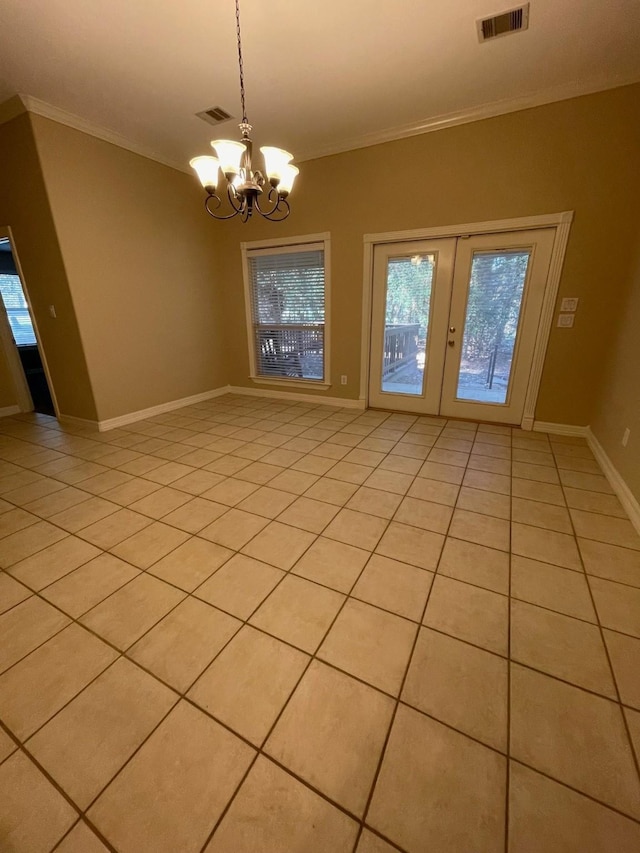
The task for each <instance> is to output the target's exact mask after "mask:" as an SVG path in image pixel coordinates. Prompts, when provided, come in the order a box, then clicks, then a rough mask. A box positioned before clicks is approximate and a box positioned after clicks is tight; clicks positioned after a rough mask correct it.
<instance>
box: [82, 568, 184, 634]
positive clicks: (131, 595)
mask: <svg viewBox="0 0 640 853" xmlns="http://www.w3.org/2000/svg"><path fill="white" fill-rule="evenodd" d="M184 595H185V594H184V593H183V592H181V591H180V590H178V589H176V588H175V587H173V586H169V584H167V583H164V581H161V580H158V579H157V578H154V577H151V576H150V575H147V574H144V573H143V574H140V575H138V576H137V577H136V578H134V579H133V580H132V581H131V582H130V583H128V584H126V586H123V587H121V588H120V589H119V590H117V591H116V592H114V593H113V594H112V595H110V596H109V597H108V598H106V599H105V600H104V601H102V602H101V603H100V604H97V605H96V606H95V607H94V608H93V609H92V610H89V611H88V613H85V614H84V616H82V617H81V619H80V621H81V622H82V624H83V625H86V626H87V628H90V629H91V630H92V631H95V633H96V634H98V635H99V636H100V637H104V639H105V640H107V642H109V643H112V644H113V645H114V646H116V648H118V649H122V650H125V649H128V648H129V646H130V645H132V644H133V643H135V641H136V640H137V639H139V638H140V637H141V636H142V635H143V634H144V633H145V632H146V631H148V630H149V628H151V627H152V626H153V625H155V623H156V622H159V621H160V619H162V617H163V616H165V615H166V614H167V613H168V612H169V611H170V610H171V609H172V608H174V607H175V606H176V604H178V602H179V601H181V600H182V599H183V598H184Z"/></svg>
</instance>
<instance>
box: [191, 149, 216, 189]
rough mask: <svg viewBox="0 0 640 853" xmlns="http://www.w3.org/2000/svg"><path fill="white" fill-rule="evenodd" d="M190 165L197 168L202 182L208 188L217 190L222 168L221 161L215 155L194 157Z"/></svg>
mask: <svg viewBox="0 0 640 853" xmlns="http://www.w3.org/2000/svg"><path fill="white" fill-rule="evenodd" d="M189 165H190V166H191V168H192V169H195V170H196V174H197V176H198V178H199V179H200V183H201V184H202V186H203V187H204V188H205V189H206V190H209V189H211V190H212V191H213V190H215V188H216V185H217V183H218V170H219V168H220V163H219V162H218V160H217V159H216V158H215V157H205V156H203V157H194V158H193V159H192V160H189Z"/></svg>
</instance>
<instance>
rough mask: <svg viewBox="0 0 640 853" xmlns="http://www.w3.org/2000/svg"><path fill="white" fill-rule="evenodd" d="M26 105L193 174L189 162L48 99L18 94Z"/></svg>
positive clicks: (9, 112)
mask: <svg viewBox="0 0 640 853" xmlns="http://www.w3.org/2000/svg"><path fill="white" fill-rule="evenodd" d="M18 97H19V98H20V100H21V101H22V103H23V105H24V110H25V111H26V112H28V113H34V114H35V115H39V116H42V117H43V118H48V119H51V120H52V121H57V122H58V124H64V125H66V126H67V127H72V128H73V129H74V130H79V131H80V132H81V133H87V134H88V135H89V136H94V137H95V138H96V139H102V140H103V141H104V142H110V143H111V144H112V145H117V146H118V147H119V148H124V149H125V150H127V151H132V152H133V153H134V154H139V155H140V156H141V157H146V158H147V160H155V161H156V163H162V165H163V166H169V168H171V169H177V170H178V171H179V172H184V173H185V174H187V175H190V174H192V172H191V169H190V168H189V166H188V165H187V163H179V162H177V161H176V160H169V159H167V158H166V157H163V156H162V155H161V154H158V152H156V151H153V150H151V149H150V148H146V147H145V146H144V145H140V144H139V143H138V142H133V141H132V140H130V139H127V138H126V137H125V136H122V135H121V134H119V133H116V132H115V131H114V130H109V128H107V127H101V126H100V125H98V124H94V123H93V122H91V121H89V120H88V119H85V118H82V117H81V116H78V115H75V114H74V113H70V112H67V110H63V109H61V108H60V107H55V106H54V105H53V104H48V103H47V102H46V101H41V100H40V99H39V98H34V97H32V96H31V95H18ZM18 114H19V113H18V112H16V106H15V105H11V108H10V109H8V110H7V115H8V116H9V118H7V119H5V121H8V120H10V118H15V116H16V115H18Z"/></svg>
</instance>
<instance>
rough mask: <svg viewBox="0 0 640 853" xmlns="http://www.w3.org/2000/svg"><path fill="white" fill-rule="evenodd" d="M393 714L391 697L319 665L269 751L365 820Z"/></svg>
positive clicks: (310, 672)
mask: <svg viewBox="0 0 640 853" xmlns="http://www.w3.org/2000/svg"><path fill="white" fill-rule="evenodd" d="M392 710H393V700H392V699H390V698H389V697H387V696H384V695H383V694H382V693H379V692H378V691H377V690H374V689H373V688H371V687H367V686H366V685H365V684H362V683H361V682H359V681H356V680H355V679H353V678H351V677H350V676H348V675H343V674H342V673H340V672H337V671H336V670H334V669H332V668H331V667H328V666H325V665H324V664H321V663H319V662H314V663H312V664H311V666H310V667H309V669H308V670H307V672H306V673H305V675H304V677H303V679H302V681H301V682H300V684H299V685H298V687H297V689H296V691H295V693H294V694H293V696H292V697H291V699H290V700H289V704H288V705H287V707H286V708H285V710H284V713H283V714H282V716H281V717H280V720H279V721H278V723H277V725H276V727H275V729H274V731H273V733H272V735H271V737H270V738H269V740H268V741H267V744H266V747H265V750H266V752H267V753H268V754H269V755H272V756H273V757H274V758H275V759H276V760H277V761H279V762H281V763H282V764H284V766H285V767H288V768H290V769H291V770H292V771H293V772H294V773H296V774H297V775H299V776H301V777H302V778H303V779H305V780H306V781H308V782H309V783H310V784H312V785H313V786H314V787H315V788H317V789H318V790H320V791H322V792H323V793H324V794H326V795H327V796H328V797H329V798H330V799H332V800H334V801H335V802H337V803H339V804H340V805H342V806H344V807H345V808H347V809H349V811H351V812H352V813H354V814H358V815H361V814H362V813H363V811H364V808H365V805H366V802H367V796H368V794H369V790H370V788H371V785H372V783H373V777H374V773H375V770H376V766H377V763H378V759H379V757H380V753H381V752H382V747H383V744H384V739H385V737H386V734H387V729H388V727H389V723H390V721H391V713H392ZM310 720H313V725H312V726H310V725H309V721H310Z"/></svg>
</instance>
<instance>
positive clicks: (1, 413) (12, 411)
mask: <svg viewBox="0 0 640 853" xmlns="http://www.w3.org/2000/svg"><path fill="white" fill-rule="evenodd" d="M19 414H20V406H4V407H3V408H2V409H0V418H8V417H9V415H19Z"/></svg>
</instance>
